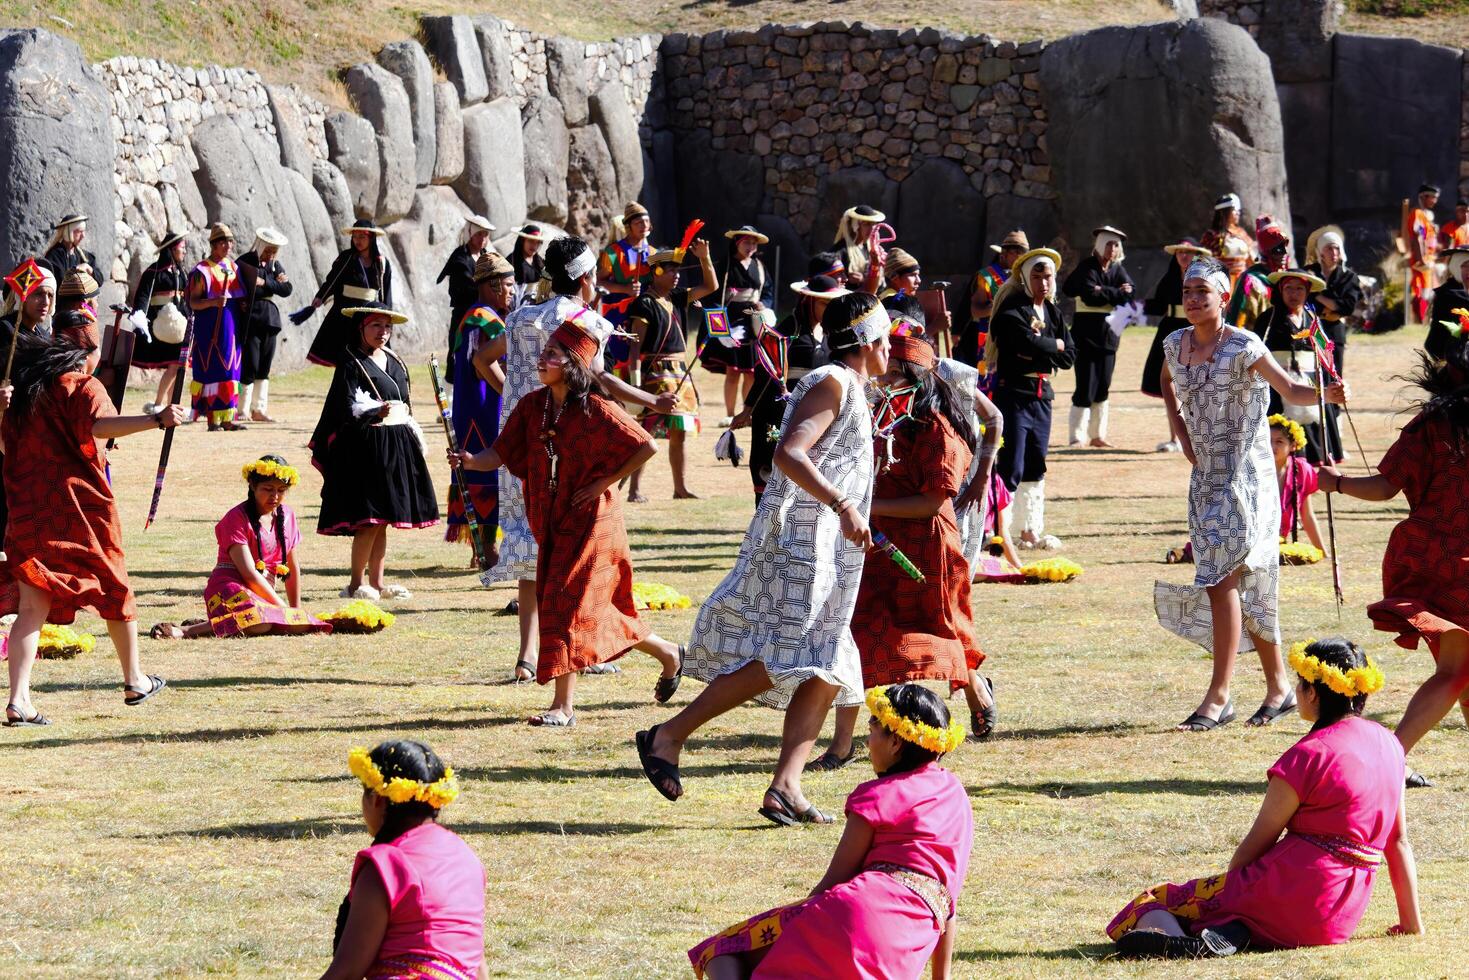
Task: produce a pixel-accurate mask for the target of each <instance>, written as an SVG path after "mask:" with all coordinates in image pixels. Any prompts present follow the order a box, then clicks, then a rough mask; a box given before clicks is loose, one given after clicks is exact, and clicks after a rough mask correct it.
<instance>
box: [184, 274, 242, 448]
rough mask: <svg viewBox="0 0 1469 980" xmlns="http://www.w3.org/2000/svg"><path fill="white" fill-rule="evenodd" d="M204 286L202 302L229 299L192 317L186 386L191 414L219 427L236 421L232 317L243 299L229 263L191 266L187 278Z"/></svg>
mask: <svg viewBox="0 0 1469 980" xmlns="http://www.w3.org/2000/svg"><path fill="white" fill-rule="evenodd" d="M189 278H190V280H191V281H194V280H199V281H202V282H203V283H204V286H205V293H204V296H205V299H218V298H219V297H221V296H227V297H229V302H227V303H225V305H224V306H220V307H208V308H206V309H200V310H196V311H195V313H194V348H193V350H192V351H190V354H189V363H190V365H191V366H192V367H193V371H194V380H193V383H192V384H190V385H189V391H190V393H191V394H192V395H193V400H194V413H195V414H196V415H198V416H199V417H201V418H204V417H207V418H208V420H209V421H210V422H211V423H213V424H215V425H218V424H220V423H222V422H228V421H230V420H231V419H233V418H234V417H235V407H236V405H238V403H239V400H240V345H239V342H238V339H237V337H236V334H235V313H236V311H237V309H238V307H239V305H240V301H241V300H242V299H243V298H244V295H245V290H244V288H243V287H242V286H241V285H240V276H239V272H238V270H237V269H236V268H235V264H234V263H233V262H231V261H230V260H229V259H225V260H224V261H223V262H220V263H218V264H215V263H213V262H210V261H209V260H207V259H206V260H205V261H203V262H200V263H199V264H198V265H196V266H194V271H193V273H191V274H190V276H189Z"/></svg>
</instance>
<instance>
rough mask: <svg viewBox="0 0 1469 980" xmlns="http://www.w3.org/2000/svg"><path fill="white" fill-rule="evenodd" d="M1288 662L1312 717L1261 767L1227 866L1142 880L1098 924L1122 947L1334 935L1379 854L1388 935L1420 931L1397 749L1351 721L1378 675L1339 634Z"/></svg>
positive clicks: (1348, 919) (1210, 946)
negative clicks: (1246, 828)
mask: <svg viewBox="0 0 1469 980" xmlns="http://www.w3.org/2000/svg"><path fill="white" fill-rule="evenodd" d="M1289 660H1290V666H1291V669H1292V670H1294V671H1295V672H1296V675H1297V683H1296V690H1295V695H1296V708H1297V710H1298V711H1299V712H1300V714H1301V717H1302V718H1304V719H1306V720H1307V721H1310V722H1314V723H1315V724H1313V725H1312V726H1311V731H1310V732H1308V733H1307V734H1306V736H1305V737H1304V738H1302V739H1301V740H1300V741H1299V742H1297V743H1296V744H1295V745H1293V746H1291V748H1290V749H1288V750H1287V751H1286V753H1285V754H1284V755H1282V756H1281V757H1280V759H1279V761H1277V762H1276V763H1275V765H1273V766H1271V767H1270V771H1269V773H1268V775H1269V777H1270V782H1269V785H1268V786H1267V787H1266V790H1265V802H1264V803H1263V804H1262V805H1261V806H1260V813H1259V815H1258V816H1257V817H1256V818H1255V824H1254V826H1252V827H1251V828H1250V832H1249V833H1248V834H1246V835H1245V839H1244V840H1243V841H1241V842H1240V845H1239V847H1238V848H1237V849H1236V850H1235V852H1234V858H1233V859H1232V860H1231V861H1230V862H1229V870H1228V871H1227V872H1225V873H1224V874H1220V875H1215V876H1214V877H1212V878H1196V879H1194V880H1193V881H1188V882H1184V883H1183V884H1181V885H1173V884H1165V885H1158V886H1157V887H1155V888H1150V889H1149V890H1147V891H1145V892H1143V893H1142V894H1141V895H1139V896H1138V897H1137V898H1135V899H1133V900H1132V901H1131V902H1129V903H1128V904H1127V906H1126V907H1125V908H1123V910H1122V911H1121V912H1118V913H1117V915H1116V916H1115V917H1114V918H1113V919H1112V921H1111V922H1110V923H1109V924H1108V925H1107V935H1108V937H1110V938H1111V939H1112V940H1113V941H1114V942H1115V943H1116V944H1117V949H1118V952H1120V953H1122V954H1123V955H1129V956H1164V957H1198V956H1228V955H1230V954H1231V953H1234V952H1237V951H1238V950H1240V949H1243V948H1245V947H1246V946H1250V945H1254V946H1264V947H1270V948H1277V949H1282V948H1291V947H1295V946H1327V945H1331V944H1334V943H1342V942H1346V941H1347V940H1348V939H1350V938H1351V937H1352V933H1353V932H1355V931H1356V929H1357V923H1359V922H1360V921H1361V920H1362V913H1364V912H1365V911H1367V901H1368V899H1370V898H1371V897H1372V883H1373V881H1374V879H1375V878H1376V877H1377V869H1378V867H1379V866H1380V865H1381V864H1382V863H1383V861H1384V859H1385V860H1386V863H1387V870H1388V874H1389V876H1390V877H1391V878H1392V885H1393V892H1394V894H1395V895H1396V897H1397V902H1398V925H1396V926H1394V927H1393V930H1392V931H1393V932H1394V933H1419V932H1422V931H1423V923H1422V921H1421V919H1420V918H1419V915H1418V879H1417V873H1416V871H1415V870H1414V863H1413V849H1412V848H1411V847H1410V846H1409V844H1408V836H1407V835H1408V818H1407V815H1406V813H1405V811H1404V809H1403V769H1404V766H1403V747H1402V745H1400V744H1399V743H1398V740H1397V739H1396V738H1394V737H1393V735H1392V733H1391V732H1389V731H1388V730H1387V729H1386V728H1383V727H1382V726H1381V725H1379V724H1377V722H1375V721H1368V720H1367V719H1365V718H1363V717H1362V708H1363V706H1364V705H1365V704H1366V702H1367V695H1368V694H1371V693H1372V692H1374V691H1377V690H1379V689H1381V687H1382V673H1381V671H1379V670H1378V669H1377V667H1376V665H1375V664H1373V663H1372V661H1371V660H1369V659H1367V657H1366V656H1365V655H1364V654H1363V653H1362V649H1361V647H1359V646H1357V645H1356V644H1353V643H1350V642H1348V641H1346V640H1342V639H1329V640H1320V641H1318V642H1315V643H1311V644H1310V645H1302V646H1298V647H1297V648H1296V649H1294V650H1292V651H1291V653H1290V658H1289ZM1282 831H1284V832H1285V835H1284V836H1281V832H1282Z"/></svg>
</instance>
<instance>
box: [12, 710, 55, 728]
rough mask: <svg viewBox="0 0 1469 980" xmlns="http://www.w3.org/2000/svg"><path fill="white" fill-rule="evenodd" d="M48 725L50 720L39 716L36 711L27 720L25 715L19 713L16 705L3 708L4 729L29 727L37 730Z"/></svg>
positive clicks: (41, 715)
mask: <svg viewBox="0 0 1469 980" xmlns="http://www.w3.org/2000/svg"><path fill="white" fill-rule="evenodd" d="M49 724H51V719H50V718H47V717H46V716H45V715H43V714H41V713H40V712H39V711H37V712H36V713H35V714H33V715H31V716H30V717H29V718H27V717H26V716H25V713H24V712H23V711H21V710H20V708H19V707H17V706H16V705H14V704H7V705H6V706H5V727H6V728H29V727H37V728H39V727H40V726H42V725H49Z"/></svg>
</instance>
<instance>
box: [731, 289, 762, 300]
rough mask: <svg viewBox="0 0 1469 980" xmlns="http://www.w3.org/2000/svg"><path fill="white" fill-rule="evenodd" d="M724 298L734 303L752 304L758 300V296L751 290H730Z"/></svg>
mask: <svg viewBox="0 0 1469 980" xmlns="http://www.w3.org/2000/svg"><path fill="white" fill-rule="evenodd" d="M726 298H727V299H728V300H730V301H733V302H735V303H753V302H755V301H756V300H757V299H759V298H760V294H759V293H758V292H756V291H755V290H753V289H731V290H730V291H729V295H728V296H727V297H726Z"/></svg>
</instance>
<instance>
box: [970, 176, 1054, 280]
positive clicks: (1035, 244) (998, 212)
mask: <svg viewBox="0 0 1469 980" xmlns="http://www.w3.org/2000/svg"><path fill="white" fill-rule="evenodd" d="M984 226H985V236H984V250H983V251H982V252H981V253H980V259H981V261H982V263H984V264H988V263H989V262H990V261H991V257H992V256H993V255H994V253H993V252H992V251H990V246H991V245H998V244H999V243H1000V239H1002V238H1004V237H1005V235H1006V233H1008V232H1011V231H1014V230H1015V229H1017V228H1018V229H1020V230H1021V231H1023V232H1025V235H1026V237H1027V238H1029V239H1030V244H1031V247H1032V248H1040V247H1042V246H1046V247H1048V248H1055V247H1057V246H1059V245H1062V244H1063V242H1062V241H1061V219H1060V216H1059V215H1058V214H1057V213H1056V202H1055V201H1047V200H1040V199H1038V198H1034V197H1019V196H1017V195H1015V194H997V195H995V196H994V197H990V198H986V199H985V222H984ZM977 268H978V264H976V269H977Z"/></svg>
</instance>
